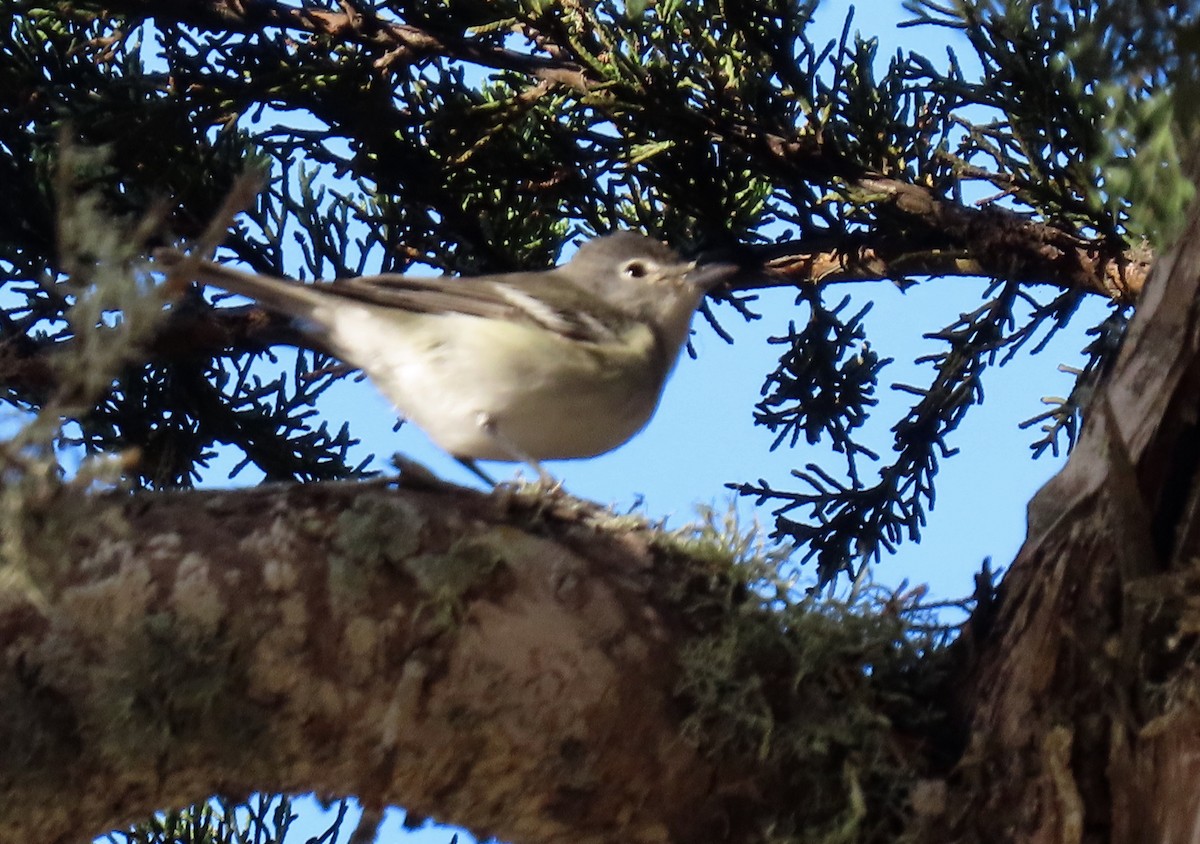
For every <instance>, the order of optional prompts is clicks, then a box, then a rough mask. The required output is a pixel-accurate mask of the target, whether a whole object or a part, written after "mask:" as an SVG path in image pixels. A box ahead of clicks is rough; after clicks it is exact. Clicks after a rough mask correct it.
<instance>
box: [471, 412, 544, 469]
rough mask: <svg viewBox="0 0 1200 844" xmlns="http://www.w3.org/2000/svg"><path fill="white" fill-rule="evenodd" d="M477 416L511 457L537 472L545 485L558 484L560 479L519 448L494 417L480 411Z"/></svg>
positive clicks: (485, 429)
mask: <svg viewBox="0 0 1200 844" xmlns="http://www.w3.org/2000/svg"><path fill="white" fill-rule="evenodd" d="M475 418H476V421H477V422H478V423H479V427H480V428H482V429H483V430H484V432H485V433H486V434H487V435H488V436H489V437H491V438H492V441H493V442H495V443H496V445H498V446H500V448H502V449H504V451H506V452H508V456H509V458H510V459H512V460H513V461H515V462H518V463H524V464H525V465H526V466H528V467H529V468H530V469H532V470H533V471H535V472H537V476H538V480H540V481H541V482H542V483H543V484H544V485H546V486H548V487H555V486H557V485H558V481H556V480H555V479H554V476H553V475H551V474H550V473H549V472H547V471H546V470H545V469H544V468H542V464H541V463H539V462H538V461H537V460H535V459H534V458H532V457H530V456H529V455H528V454H526V453H525V452H523V451H522V450H521V449H519V448H518V447H517V446H516V445H514V444H513V442H512V441H511V440H510V439H508V437H506V436H504V434H503V433H501V432H500V427H499V426H498V425H497V424H496V420H495V419H493V418H492V417H491V415H490V414H488V413H485V412H483V411H480V412H479V414H478V415H477V416H476V417H475ZM468 468H469V467H468Z"/></svg>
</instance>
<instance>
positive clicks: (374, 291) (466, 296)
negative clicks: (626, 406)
mask: <svg viewBox="0 0 1200 844" xmlns="http://www.w3.org/2000/svg"><path fill="white" fill-rule="evenodd" d="M570 283H571V282H570V281H569V280H568V279H566V278H564V277H562V275H561V273H559V272H557V271H554V270H551V271H548V272H543V273H508V274H505V275H502V276H493V277H491V278H471V277H466V278H421V277H413V276H405V275H395V274H384V275H374V276H360V277H358V278H349V279H339V280H338V281H334V282H329V283H328V284H323V285H321V286H320V289H323V290H325V291H328V292H329V293H335V294H337V295H340V296H345V297H347V298H351V299H357V300H359V301H363V302H369V303H371V304H373V305H379V306H381V307H385V308H401V309H403V310H407V311H415V312H417V313H426V314H466V315H468V316H477V317H483V318H485V319H500V320H506V321H509V322H514V323H518V324H525V325H531V326H537V327H539V328H542V329H544V330H546V331H552V332H554V333H556V334H560V335H562V336H563V337H567V338H570V339H572V340H581V341H584V342H593V343H603V342H608V341H612V340H614V339H616V338H617V337H618V336H619V334H620V331H621V329H622V328H624V327H625V326H626V324H627V323H628V321H629V318H628V316H627V315H625V314H622V313H620V312H618V311H616V310H615V309H613V308H611V307H610V306H609V305H608V304H607V303H606V302H604V301H602V300H600V299H598V298H597V297H595V296H594V295H592V294H590V293H588V292H586V291H582V290H579V289H577V288H576V289H573V290H572V291H571V295H570V299H571V300H572V302H573V303H574V304H573V305H572V306H564V305H562V304H559V303H561V302H562V296H561V295H559V296H555V295H554V294H555V293H556V292H557V293H559V294H561V292H562V289H561V288H562V285H569V284H570ZM555 288H557V290H556V289H555ZM551 303H555V304H551Z"/></svg>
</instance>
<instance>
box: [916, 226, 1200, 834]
mask: <svg viewBox="0 0 1200 844" xmlns="http://www.w3.org/2000/svg"><path fill="white" fill-rule="evenodd" d="M1198 288H1200V206H1194V207H1193V209H1192V213H1191V218H1190V225H1189V227H1188V230H1187V232H1186V234H1185V235H1184V236H1183V237H1182V238H1181V240H1180V241H1179V244H1178V246H1177V247H1176V248H1175V249H1174V250H1173V252H1171V253H1170V254H1169V255H1168V256H1166V257H1165V258H1164V259H1162V260H1161V261H1160V262H1159V263H1158V265H1157V266H1156V268H1155V271H1154V273H1153V275H1152V277H1151V279H1150V281H1149V282H1148V285H1147V288H1146V294H1145V297H1144V299H1143V302H1142V304H1141V306H1140V308H1139V310H1138V313H1137V314H1136V316H1135V318H1134V321H1133V323H1132V325H1131V327H1130V331H1129V335H1128V337H1127V338H1126V340H1125V344H1124V346H1123V348H1122V350H1121V352H1120V355H1119V357H1118V360H1117V362H1116V365H1115V367H1114V370H1113V371H1112V373H1111V376H1110V378H1109V380H1108V382H1107V385H1106V387H1105V388H1104V389H1103V390H1102V391H1101V392H1100V393H1099V394H1098V396H1097V397H1096V399H1095V403H1094V405H1093V407H1092V408H1091V411H1090V414H1089V418H1088V422H1087V425H1086V427H1085V430H1084V433H1083V436H1082V438H1081V440H1080V442H1079V444H1078V445H1077V447H1076V448H1075V451H1074V452H1073V453H1072V455H1071V458H1070V460H1069V462H1068V463H1067V466H1066V467H1065V468H1064V469H1063V471H1062V472H1061V473H1060V474H1059V475H1057V476H1056V477H1055V478H1054V479H1053V480H1051V481H1050V482H1049V483H1048V484H1047V485H1046V486H1045V487H1044V488H1043V489H1042V490H1041V491H1040V492H1039V493H1038V494H1037V496H1036V497H1035V498H1034V499H1033V501H1032V502H1031V504H1030V507H1029V532H1028V537H1027V540H1026V542H1025V545H1024V547H1023V548H1022V549H1021V551H1020V553H1019V554H1018V556H1017V559H1016V561H1015V562H1014V563H1013V565H1012V568H1011V570H1010V571H1009V573H1008V575H1007V577H1006V578H1005V579H1004V582H1003V584H1002V586H1001V590H1000V595H999V606H998V609H997V612H996V614H995V616H994V617H993V621H992V623H991V624H989V625H988V627H989V629H988V630H982V629H980V628H981V626H982V625H980V624H976V629H975V630H974V637H975V639H976V642H975V644H976V645H977V646H978V648H979V650H978V660H977V661H976V663H975V665H974V667H973V668H972V670H971V681H970V682H969V683H967V684H966V685H965V690H964V692H963V695H962V705H963V706H964V707H965V710H966V712H967V713H969V723H970V737H969V742H968V745H967V751H966V753H965V755H964V757H963V759H962V760H961V761H960V763H959V764H958V766H957V769H956V770H955V773H954V776H953V777H952V779H951V783H950V792H949V799H948V800H947V802H946V806H949V807H954V808H953V809H948V810H947V811H948V812H949V818H948V819H947V818H945V817H937V818H934V819H932V820H931V823H929V824H928V826H929V829H926V830H925V833H926V834H927V835H928V837H929V838H930V839H931V840H946V841H951V840H953V841H988V842H997V841H1014V842H1016V841H1019V842H1113V844H1125V842H1129V843H1130V844H1133V842H1138V844H1144V842H1164V844H1165V842H1192V841H1196V840H1197V837H1198V836H1200V763H1198V762H1197V759H1200V755H1198V754H1200V705H1198V704H1200V672H1198V668H1200V659H1198V657H1200V649H1198V648H1200V641H1198V639H1197V635H1196V634H1197V632H1198V631H1200V611H1198V610H1197V607H1200V563H1198V560H1200V554H1198V551H1200V547H1198V544H1200V474H1198V472H1200V430H1198V429H1197V423H1198V419H1200V304H1198V302H1200V296H1198V293H1200V290H1198ZM968 635H971V634H970V633H969V634H968ZM926 820H927V821H929V820H930V819H926ZM947 820H949V823H947Z"/></svg>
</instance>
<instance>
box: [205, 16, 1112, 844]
mask: <svg viewBox="0 0 1200 844" xmlns="http://www.w3.org/2000/svg"><path fill="white" fill-rule="evenodd" d="M849 5H850V4H849V3H847V2H845V0H827V2H825V3H824V4H823V5H822V7H821V8H820V9H819V10H818V11H817V13H816V21H815V23H814V26H813V27H812V28H811V29H810V33H811V35H812V37H813V40H814V41H816V42H818V43H821V42H824V41H826V40H829V39H834V38H836V37H837V36H838V34H839V33H840V30H841V27H842V21H843V20H844V17H845V13H846V11H847V8H848V7H849ZM860 6H861V8H860V13H859V15H858V16H857V17H856V21H855V26H856V27H858V28H860V29H862V30H863V31H864V33H865V34H869V35H872V36H876V37H878V38H879V39H880V41H881V49H880V61H881V62H886V61H887V59H888V58H889V56H890V55H892V54H894V52H895V50H896V49H897V48H904V49H918V50H920V51H921V52H922V53H924V54H925V55H926V56H928V57H929V58H930V59H931V60H933V61H934V62H935V63H942V64H944V56H945V53H944V50H943V49H942V46H941V45H943V44H946V43H949V41H948V39H949V38H950V37H951V36H952V34H953V33H950V32H949V31H948V30H935V29H932V28H927V27H926V28H918V29H907V30H898V29H896V24H897V23H898V22H899V21H900V20H902V19H904V18H905V17H906V16H905V14H904V12H903V11H902V8H901V6H900V3H899V2H898V0H895V2H893V0H875V2H867V3H863V4H860ZM966 52H967V51H965V50H964V51H962V53H966ZM961 57H963V58H965V56H961ZM966 70H967V72H968V73H970V65H969V62H968V63H967V68H966ZM983 288H984V282H983V281H982V280H974V279H958V278H953V279H935V280H932V281H929V282H926V283H922V284H919V285H917V286H915V287H913V288H911V289H910V290H908V291H907V292H905V293H901V292H900V291H899V289H897V288H896V287H895V286H894V285H892V284H890V283H888V282H870V283H860V284H846V285H841V286H839V287H834V288H831V289H830V290H829V291H828V298H827V301H829V302H835V301H836V300H837V298H840V296H841V295H842V294H843V293H845V294H849V295H850V296H851V297H852V299H853V304H852V305H851V309H852V311H853V310H857V308H858V307H861V306H862V305H863V304H865V303H866V302H868V301H873V302H874V303H875V304H874V308H873V310H872V311H871V313H870V314H869V315H868V316H867V318H866V322H867V327H868V337H869V339H870V342H871V345H872V347H873V348H874V349H875V350H876V351H877V352H879V353H880V355H881V356H884V357H892V358H894V359H895V361H896V362H895V363H893V364H892V365H891V366H889V367H888V368H887V369H886V370H885V371H884V373H883V377H882V382H881V391H880V400H881V401H880V405H879V407H878V408H877V409H876V411H875V414H874V423H873V425H871V426H870V428H869V429H868V431H869V435H868V440H867V442H868V444H869V445H872V446H873V447H875V448H876V450H877V451H879V452H880V453H881V454H882V455H883V458H884V460H885V461H886V460H887V459H888V458H889V454H890V443H891V437H890V434H889V431H888V429H889V427H890V425H891V424H893V423H894V422H895V421H896V420H897V419H899V418H900V417H901V416H902V414H903V411H904V409H905V408H907V407H908V406H909V405H910V404H911V402H912V398H911V396H909V395H907V394H903V393H897V392H894V391H892V390H891V389H890V385H891V384H892V383H895V382H907V383H914V384H921V383H923V382H925V381H927V380H928V379H929V378H930V369H929V368H928V367H927V366H926V367H917V366H915V365H914V364H912V360H913V359H914V358H916V357H918V356H919V355H921V354H926V353H929V352H932V351H935V350H937V349H938V348H939V346H938V344H936V343H933V342H932V341H927V340H923V339H922V337H921V334H922V333H923V332H926V331H932V330H935V329H937V328H939V327H941V326H943V325H946V324H948V323H950V322H952V321H953V320H954V318H956V317H957V316H958V314H959V313H960V312H964V311H969V310H973V309H974V308H975V307H976V306H977V305H978V304H979V302H980V295H981V293H982V290H983ZM794 298H795V294H794V292H791V291H788V290H781V289H776V290H770V291H763V292H762V293H761V294H760V297H759V300H758V302H757V303H756V305H755V310H756V311H757V312H758V313H760V314H762V318H761V319H759V320H757V321H754V322H751V323H744V322H743V321H742V320H741V318H740V317H739V316H737V315H736V314H734V313H733V312H732V310H730V309H718V314H719V316H721V317H723V325H724V327H725V328H726V330H728V331H729V332H730V333H731V334H733V335H734V337H735V342H734V343H733V344H732V345H729V344H726V343H725V342H724V341H723V340H721V339H720V338H719V337H718V336H717V335H716V334H715V333H714V332H713V331H712V330H711V329H710V328H709V327H708V326H707V325H706V324H704V322H703V320H697V322H696V326H695V327H696V334H695V337H694V340H693V345H694V347H695V349H696V351H697V354H698V358H697V359H696V360H692V359H690V358H689V357H687V356H686V355H685V356H683V357H682V358H681V360H680V362H679V365H678V367H677V369H676V371H675V374H674V376H673V378H672V380H671V382H670V384H669V385H668V387H667V390H666V393H665V395H664V398H663V402H662V404H661V406H660V409H659V412H658V414H657V415H656V416H655V418H654V419H653V420H652V421H651V423H650V425H649V426H648V427H647V429H646V430H645V431H644V432H642V433H641V434H640V435H639V436H638V437H636V438H635V439H634V440H633V441H632V442H630V443H629V444H627V445H626V446H624V447H622V448H620V449H618V450H617V451H615V452H612V453H610V454H607V455H604V456H601V457H598V458H594V459H592V460H588V461H568V462H557V463H550V464H548V468H549V469H550V471H551V472H552V473H553V474H554V475H555V476H556V477H558V478H560V479H561V480H562V481H563V482H564V484H565V486H566V488H567V489H568V490H569V491H570V492H572V493H574V494H575V495H578V496H581V497H585V498H589V499H593V500H597V501H600V502H604V503H611V504H613V505H614V506H615V507H617V508H618V509H629V508H631V507H634V506H635V505H638V506H640V508H641V509H642V510H643V511H644V512H645V513H646V514H647V515H648V516H650V517H652V518H656V519H662V518H666V519H667V520H668V524H669V525H673V526H679V525H682V524H684V523H687V522H688V521H691V520H692V519H693V518H694V516H695V513H696V507H697V505H715V506H716V507H717V508H718V509H724V508H725V507H726V506H727V502H729V501H732V500H735V499H734V497H733V493H731V492H730V491H728V490H726V489H725V484H726V483H727V482H731V481H732V482H736V481H755V480H757V479H758V478H765V479H767V480H768V481H771V482H772V483H773V485H775V486H776V487H782V488H798V484H799V482H797V481H794V480H791V479H789V477H788V473H789V471H790V470H791V469H792V468H793V467H797V466H803V465H804V464H805V463H808V462H811V461H814V460H816V461H818V462H820V461H821V460H823V459H827V458H828V457H829V452H828V450H827V449H823V448H817V449H813V448H811V447H809V446H806V445H804V444H801V445H800V446H799V447H798V448H796V449H788V448H780V449H779V450H777V451H775V452H770V451H769V447H770V444H771V442H772V439H773V435H772V434H771V433H770V432H768V431H766V430H765V429H761V428H757V427H755V426H754V424H753V416H752V411H753V406H754V404H755V402H756V401H757V400H758V398H759V390H760V388H761V386H762V383H763V380H764V378H765V376H766V375H767V374H768V373H769V372H770V371H771V370H772V369H773V368H774V365H775V361H776V358H777V356H778V354H779V349H780V347H775V346H770V345H768V344H767V342H766V338H767V337H769V336H773V335H779V334H783V333H786V330H787V325H788V321H789V320H796V319H803V318H805V316H806V310H805V309H804V308H797V307H795V305H794ZM1103 310H1104V306H1103V303H1100V302H1092V303H1088V304H1085V306H1084V308H1083V309H1082V311H1083V312H1081V313H1080V314H1079V315H1078V316H1077V318H1076V321H1075V325H1074V326H1073V327H1072V328H1071V329H1070V330H1067V331H1064V332H1061V333H1060V335H1059V336H1058V337H1057V338H1055V340H1054V341H1052V342H1051V343H1050V345H1049V346H1048V347H1047V348H1046V350H1045V351H1044V352H1043V353H1041V354H1039V355H1038V356H1036V357H1034V358H1030V357H1028V356H1025V355H1022V356H1019V357H1018V358H1017V360H1016V361H1014V362H1013V363H1011V364H1010V365H1008V366H1006V367H1004V368H1003V369H993V370H990V371H989V373H988V377H987V379H986V382H985V386H984V389H985V396H986V399H985V402H984V404H983V405H982V406H980V407H977V408H975V409H973V410H972V412H971V413H970V414H969V416H968V418H967V420H966V422H965V423H964V424H963V425H962V426H961V427H960V429H959V430H958V431H957V432H956V433H955V434H954V435H953V439H952V442H951V445H953V446H957V447H958V448H960V449H961V452H960V453H959V454H958V455H957V456H955V457H953V458H949V459H946V460H944V461H943V462H942V467H941V471H940V473H939V474H938V476H937V496H938V497H937V503H936V507H935V508H934V509H933V510H932V512H931V513H930V514H929V521H928V525H927V526H926V528H925V530H924V534H923V537H922V540H921V542H920V543H919V544H915V543H908V544H905V545H902V546H901V547H900V549H899V551H898V553H896V554H895V555H893V556H890V557H885V558H884V559H883V561H882V563H881V565H879V566H878V568H877V569H876V572H875V578H876V580H878V581H879V582H882V583H884V584H892V585H895V584H899V583H900V582H901V581H903V580H908V581H909V582H910V584H917V583H926V584H928V585H929V586H930V594H931V597H933V598H946V599H950V598H958V597H962V596H964V595H966V594H967V593H969V592H970V590H971V588H972V575H973V574H974V573H975V572H976V571H977V570H978V568H979V566H980V564H981V563H982V561H983V560H984V558H985V557H991V558H992V560H993V564H994V566H995V567H1003V566H1005V565H1007V563H1008V562H1009V561H1010V560H1011V559H1012V557H1013V556H1014V555H1015V553H1016V551H1017V549H1018V548H1019V546H1020V543H1021V540H1022V538H1023V536H1024V528H1025V506H1026V503H1027V502H1028V500H1029V498H1030V497H1031V496H1032V494H1033V493H1034V492H1035V491H1036V490H1037V489H1038V487H1039V486H1041V485H1042V484H1043V483H1044V482H1045V481H1046V480H1047V479H1048V478H1049V477H1050V475H1052V474H1053V473H1054V472H1055V471H1056V470H1057V469H1058V468H1059V466H1060V465H1061V459H1052V458H1049V457H1043V458H1042V459H1040V460H1037V461H1034V460H1032V459H1031V458H1030V456H1029V447H1028V446H1029V443H1030V442H1031V441H1032V440H1033V439H1034V438H1035V433H1034V432H1032V431H1023V430H1021V429H1019V428H1018V423H1019V422H1020V421H1022V420H1024V419H1027V418H1029V417H1031V416H1034V415H1035V414H1037V413H1039V412H1040V411H1041V410H1042V409H1043V405H1042V403H1041V398H1042V396H1044V395H1064V394H1065V393H1066V392H1067V391H1069V389H1070V387H1071V378H1070V376H1069V375H1066V374H1064V373H1062V372H1060V371H1059V370H1058V366H1059V365H1060V364H1066V365H1077V364H1079V363H1080V357H1079V350H1080V349H1081V348H1082V347H1083V346H1084V345H1085V338H1084V336H1083V332H1084V330H1085V329H1086V328H1087V327H1088V326H1089V325H1092V324H1094V323H1095V322H1097V321H1098V320H1099V318H1100V315H1101V314H1102V313H1103ZM321 406H322V407H323V408H325V409H326V410H327V411H328V416H329V418H334V419H336V418H340V417H341V416H343V415H349V416H350V418H351V422H352V429H353V431H354V433H355V434H356V435H357V436H358V437H360V438H361V439H362V440H363V446H362V452H363V453H365V452H368V451H369V452H374V453H375V454H376V455H378V456H379V458H380V461H379V462H380V466H381V467H382V466H383V465H384V464H385V462H386V459H387V457H388V456H389V455H391V454H392V453H393V452H397V451H399V452H402V453H404V454H406V455H407V456H409V457H411V458H413V459H416V460H418V461H420V462H422V463H425V464H426V465H427V466H429V467H430V468H431V469H433V470H434V471H435V472H437V473H438V474H439V475H441V476H443V477H446V478H448V479H450V480H454V481H458V482H461V483H465V484H469V485H478V481H476V480H475V478H474V477H473V476H472V475H470V474H469V473H467V472H466V471H465V470H463V469H462V468H461V467H460V466H458V464H456V463H455V462H454V461H453V460H451V459H450V458H448V457H447V456H446V455H444V454H442V453H441V452H440V451H438V450H437V449H436V448H434V447H432V446H431V445H429V443H428V442H427V440H426V439H425V437H424V436H423V435H422V434H421V432H420V431H418V430H416V429H415V428H414V427H412V426H404V427H403V428H402V429H401V430H400V431H399V432H398V433H397V432H393V430H392V427H393V423H394V420H395V414H394V412H393V411H392V409H391V408H390V406H389V405H388V404H387V403H386V402H385V401H384V400H383V399H382V398H380V397H379V395H378V394H377V393H376V392H375V391H374V389H373V388H372V387H371V386H370V385H369V384H366V383H343V384H340V385H338V386H337V387H335V388H334V389H332V390H330V391H329V392H327V393H326V394H325V395H324V397H323V400H322V402H321ZM344 408H353V413H351V414H346V413H345V411H344ZM826 465H829V466H832V467H836V466H837V465H838V464H837V463H836V462H827V464H826ZM487 469H488V471H489V472H491V473H492V474H493V475H495V476H496V477H498V478H500V479H505V478H508V477H511V476H512V473H513V472H515V471H518V469H515V468H511V467H508V466H506V465H499V464H492V465H489V466H487ZM869 473H870V470H869V469H868V470H867V474H868V477H869ZM209 478H210V482H212V483H217V484H219V483H221V482H222V480H221V479H222V478H223V474H222V473H220V472H211V473H210V474H209ZM253 480H254V479H253V478H250V477H241V478H238V479H237V482H240V483H245V482H253ZM736 501H737V504H736V506H737V507H738V509H739V512H740V513H741V515H742V517H743V522H744V523H746V524H749V523H750V522H751V521H753V520H754V519H757V520H758V521H759V522H761V523H762V524H763V525H764V527H769V526H770V524H771V521H772V518H771V515H770V513H769V511H767V510H763V511H757V510H755V508H754V507H753V502H752V500H750V499H737V500H736ZM298 805H299V807H301V808H302V812H303V817H302V818H301V820H300V821H299V822H298V823H297V824H296V827H295V832H294V833H293V837H292V838H291V840H292V841H296V842H300V841H304V840H306V839H307V838H308V837H309V836H316V835H319V834H321V833H322V832H323V831H324V829H325V827H326V826H327V824H328V822H329V818H328V816H327V815H326V813H324V812H323V811H322V810H321V809H320V808H319V807H318V806H317V804H316V803H315V802H314V801H311V800H303V801H300V802H299V804H298ZM399 818H400V813H399V812H392V813H390V814H389V816H388V820H387V823H386V825H385V827H384V830H383V832H382V833H381V835H380V837H379V839H378V841H379V842H381V844H399V842H404V844H432V842H438V844H447V842H449V841H450V838H451V835H452V833H453V832H454V831H453V830H450V829H448V828H444V827H443V828H428V829H425V830H422V831H419V832H415V833H411V832H403V831H401V829H400V825H399ZM346 834H348V830H347V833H346ZM342 840H343V841H344V840H345V837H344V836H343V839H342ZM459 840H460V841H461V842H463V844H467V842H469V841H470V840H471V839H470V838H469V837H468V836H465V835H461V834H460V839H459Z"/></svg>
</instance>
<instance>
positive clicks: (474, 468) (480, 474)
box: [454, 457, 496, 486]
mask: <svg viewBox="0 0 1200 844" xmlns="http://www.w3.org/2000/svg"><path fill="white" fill-rule="evenodd" d="M454 459H455V460H456V461H458V465H460V466H462V467H463V468H464V469H466V470H467V471H468V472H470V473H471V474H472V475H474V476H475V477H477V478H479V479H480V480H481V481H483V482H484V483H485V484H487V485H488V486H495V485H496V480H495V479H494V478H493V477H492V476H491V475H489V474H488V473H487V472H485V471H483V470H482V469H480V468H479V464H478V463H476V462H475V461H474V460H472V459H471V458H470V457H455V458H454Z"/></svg>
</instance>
